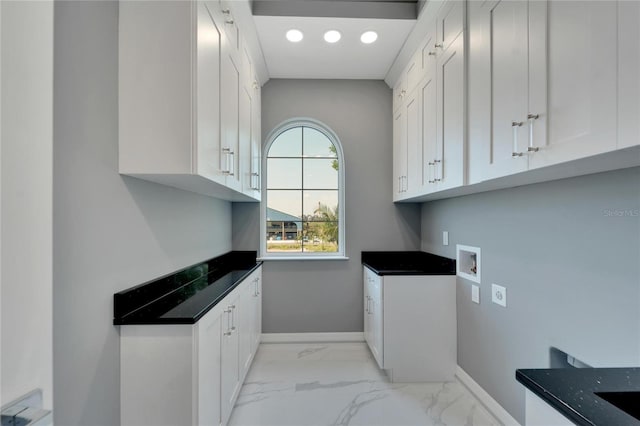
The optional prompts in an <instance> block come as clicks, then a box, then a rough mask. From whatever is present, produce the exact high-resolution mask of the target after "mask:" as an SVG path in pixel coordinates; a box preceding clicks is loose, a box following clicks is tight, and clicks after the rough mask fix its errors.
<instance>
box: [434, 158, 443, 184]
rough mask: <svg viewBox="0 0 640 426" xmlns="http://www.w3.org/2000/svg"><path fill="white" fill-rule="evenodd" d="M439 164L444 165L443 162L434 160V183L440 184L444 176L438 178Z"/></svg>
mask: <svg viewBox="0 0 640 426" xmlns="http://www.w3.org/2000/svg"><path fill="white" fill-rule="evenodd" d="M438 163H442V161H441V160H433V180H434V182H440V181H441V180H442V176H440V178H438V168H437V166H438ZM441 174H442V173H441Z"/></svg>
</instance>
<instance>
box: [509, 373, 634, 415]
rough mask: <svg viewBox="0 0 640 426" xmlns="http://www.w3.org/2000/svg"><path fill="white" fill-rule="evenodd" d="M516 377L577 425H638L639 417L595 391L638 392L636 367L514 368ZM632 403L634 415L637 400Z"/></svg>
mask: <svg viewBox="0 0 640 426" xmlns="http://www.w3.org/2000/svg"><path fill="white" fill-rule="evenodd" d="M516 380H518V381H519V382H520V383H522V384H523V385H524V386H525V387H526V388H527V389H529V390H530V391H532V392H533V393H535V394H536V395H538V396H539V397H540V398H541V399H542V400H544V401H545V402H547V403H548V404H549V405H551V406H552V407H553V408H555V409H556V410H557V411H559V412H560V413H562V414H563V415H564V416H565V417H566V418H568V419H569V420H571V421H572V422H573V423H575V424H577V425H584V426H638V425H640V420H639V419H636V418H635V417H633V416H631V415H629V414H627V413H625V412H624V411H622V410H621V409H619V408H617V407H616V406H614V405H613V404H611V403H609V402H607V401H606V400H605V399H603V398H602V397H600V396H598V395H597V394H599V393H602V392H640V368H637V367H636V368H550V369H535V370H533V369H532V370H516ZM626 395H630V394H626ZM605 397H606V396H605ZM632 398H635V396H632ZM633 405H634V406H635V407H636V408H635V409H636V415H638V414H637V413H638V412H639V411H638V410H640V400H637V402H633Z"/></svg>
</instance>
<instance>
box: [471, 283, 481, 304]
mask: <svg viewBox="0 0 640 426" xmlns="http://www.w3.org/2000/svg"><path fill="white" fill-rule="evenodd" d="M471 301H472V302H474V303H477V304H480V286H477V285H475V284H471Z"/></svg>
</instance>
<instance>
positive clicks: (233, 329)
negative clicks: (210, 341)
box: [229, 305, 236, 332]
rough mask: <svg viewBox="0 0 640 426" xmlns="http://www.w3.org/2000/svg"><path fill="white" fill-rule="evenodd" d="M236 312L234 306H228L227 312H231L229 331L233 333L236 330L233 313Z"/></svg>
mask: <svg viewBox="0 0 640 426" xmlns="http://www.w3.org/2000/svg"><path fill="white" fill-rule="evenodd" d="M235 310H236V305H231V306H229V312H231V328H230V330H231V331H232V332H233V331H235V329H236V315H235V313H234V311H235Z"/></svg>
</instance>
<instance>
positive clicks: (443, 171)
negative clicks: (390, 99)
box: [394, 1, 466, 201]
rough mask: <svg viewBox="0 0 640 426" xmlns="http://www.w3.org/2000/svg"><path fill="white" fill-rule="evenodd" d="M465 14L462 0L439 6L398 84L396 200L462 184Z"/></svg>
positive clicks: (395, 152) (395, 140)
mask: <svg viewBox="0 0 640 426" xmlns="http://www.w3.org/2000/svg"><path fill="white" fill-rule="evenodd" d="M464 14H465V3H464V2H463V1H450V2H447V3H445V4H444V6H442V8H441V10H440V11H439V13H438V15H437V16H436V17H434V19H433V20H432V21H431V25H430V26H429V28H428V30H427V35H426V37H425V38H424V39H423V42H422V43H421V44H420V47H419V48H418V49H417V50H416V52H415V54H414V55H413V57H412V60H411V61H410V62H409V64H408V65H407V67H406V68H405V71H404V72H403V74H402V76H401V79H400V82H399V83H398V85H397V86H396V90H395V92H394V93H395V94H396V95H395V96H394V100H395V101H396V102H397V103H399V105H400V107H397V108H394V110H395V115H394V137H395V139H394V146H395V147H396V148H394V162H395V164H396V167H397V169H399V170H402V172H400V173H397V174H396V179H397V181H396V183H397V185H398V186H397V188H398V190H397V191H396V197H395V198H394V200H395V201H401V200H405V199H412V198H415V197H419V196H421V195H424V194H428V193H432V192H437V191H441V190H445V189H449V188H455V187H458V186H461V185H463V184H464V180H465V163H464V159H465V102H466V82H465V62H466V60H465V36H464ZM404 87H406V91H407V93H405V94H404V95H403V92H402V90H404V89H402V88H404ZM398 94H400V95H401V96H398ZM396 98H397V99H396ZM396 127H398V128H396ZM395 156H402V158H397V159H395Z"/></svg>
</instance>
